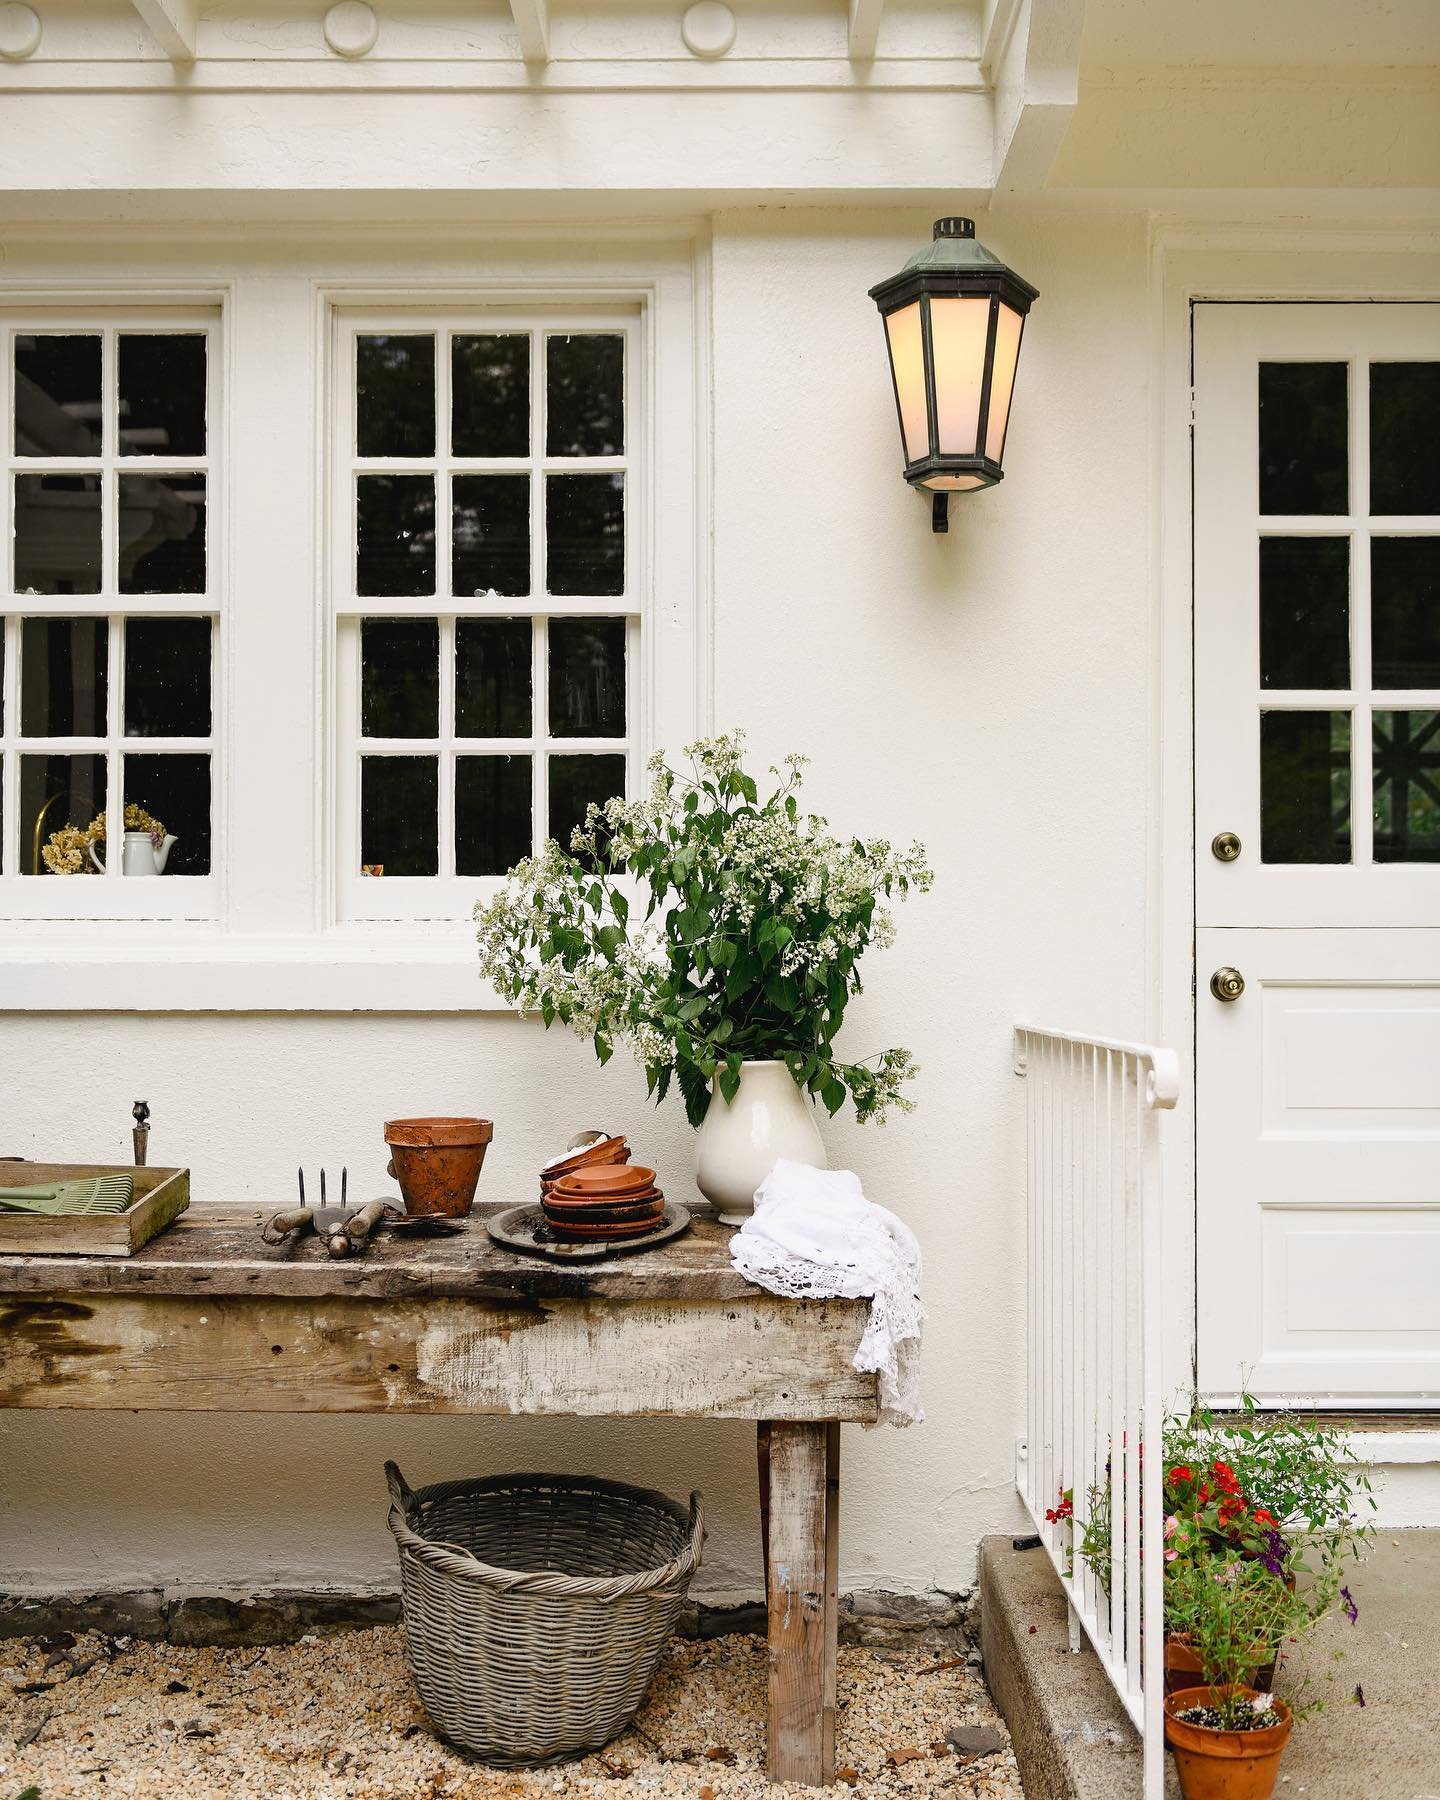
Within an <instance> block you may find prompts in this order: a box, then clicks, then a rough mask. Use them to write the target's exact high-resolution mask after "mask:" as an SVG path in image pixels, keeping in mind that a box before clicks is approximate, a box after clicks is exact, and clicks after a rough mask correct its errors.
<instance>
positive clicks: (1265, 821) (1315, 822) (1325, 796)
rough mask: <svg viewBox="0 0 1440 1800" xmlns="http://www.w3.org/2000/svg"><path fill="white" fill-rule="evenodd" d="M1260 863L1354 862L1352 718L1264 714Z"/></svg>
mask: <svg viewBox="0 0 1440 1800" xmlns="http://www.w3.org/2000/svg"><path fill="white" fill-rule="evenodd" d="M1260 860H1261V861H1262V862H1267V863H1348V862H1349V860H1350V715H1349V713H1347V712H1263V713H1261V715H1260Z"/></svg>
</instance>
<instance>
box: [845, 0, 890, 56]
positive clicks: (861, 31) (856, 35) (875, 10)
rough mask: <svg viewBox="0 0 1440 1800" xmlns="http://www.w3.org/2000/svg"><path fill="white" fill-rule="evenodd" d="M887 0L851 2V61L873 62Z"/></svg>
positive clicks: (853, 0) (855, 0)
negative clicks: (881, 17) (881, 18)
mask: <svg viewBox="0 0 1440 1800" xmlns="http://www.w3.org/2000/svg"><path fill="white" fill-rule="evenodd" d="M884 10H885V0H850V60H851V62H873V61H874V60H875V45H876V43H877V42H878V41H879V37H880V15H881V13H882V12H884Z"/></svg>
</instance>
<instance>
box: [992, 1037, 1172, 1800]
mask: <svg viewBox="0 0 1440 1800" xmlns="http://www.w3.org/2000/svg"><path fill="white" fill-rule="evenodd" d="M1015 1068H1016V1072H1017V1073H1018V1074H1021V1075H1023V1076H1025V1078H1026V1084H1025V1085H1026V1107H1025V1116H1026V1147H1027V1182H1026V1185H1027V1189H1028V1195H1029V1206H1028V1231H1027V1235H1028V1245H1029V1254H1028V1271H1029V1273H1028V1295H1027V1308H1028V1310H1027V1331H1028V1346H1027V1348H1028V1356H1027V1362H1028V1376H1027V1382H1026V1409H1025V1437H1024V1440H1023V1442H1022V1444H1021V1446H1020V1453H1019V1456H1018V1458H1017V1465H1016V1482H1017V1485H1018V1487H1019V1489H1020V1496H1021V1498H1022V1499H1023V1500H1024V1502H1025V1505H1026V1507H1027V1508H1028V1509H1029V1512H1030V1516H1031V1517H1032V1518H1033V1519H1034V1521H1035V1529H1036V1530H1037V1531H1038V1532H1039V1534H1040V1539H1041V1542H1042V1543H1043V1544H1044V1546H1045V1548H1046V1550H1047V1551H1048V1552H1049V1554H1050V1559H1051V1561H1052V1562H1053V1563H1054V1565H1055V1570H1056V1573H1057V1574H1058V1575H1059V1577H1060V1580H1061V1582H1062V1583H1063V1585H1064V1588H1065V1592H1066V1596H1067V1598H1068V1599H1069V1602H1070V1633H1071V1648H1072V1649H1075V1650H1078V1649H1079V1648H1080V1636H1079V1633H1080V1630H1081V1629H1083V1630H1084V1633H1085V1635H1086V1636H1087V1637H1088V1638H1089V1640H1090V1642H1091V1644H1092V1646H1093V1647H1094V1650H1095V1654H1096V1656H1097V1657H1098V1658H1099V1659H1100V1663H1101V1666H1102V1667H1103V1668H1104V1670H1105V1673H1106V1674H1107V1675H1108V1676H1109V1678H1110V1681H1111V1682H1112V1684H1113V1685H1114V1688H1115V1691H1116V1693H1117V1694H1118V1695H1119V1696H1120V1699H1121V1702H1122V1703H1123V1705H1124V1707H1125V1710H1126V1712H1127V1713H1128V1714H1129V1715H1130V1717H1131V1719H1132V1720H1133V1721H1134V1724H1135V1727H1136V1729H1137V1730H1138V1731H1139V1732H1140V1733H1141V1736H1142V1738H1143V1740H1144V1745H1145V1800H1161V1796H1162V1794H1163V1792H1164V1773H1165V1769H1164V1721H1163V1715H1162V1712H1161V1700H1162V1697H1163V1686H1164V1683H1163V1674H1162V1669H1163V1651H1162V1639H1163V1636H1164V1630H1163V1624H1162V1616H1163V1604H1164V1603H1163V1598H1162V1577H1163V1570H1164V1559H1163V1555H1162V1554H1161V1544H1162V1541H1163V1540H1162V1529H1163V1519H1162V1516H1161V1476H1162V1470H1161V1454H1162V1450H1161V1433H1162V1428H1163V1420H1162V1412H1163V1399H1164V1396H1163V1389H1162V1384H1161V1369H1160V1357H1161V1340H1160V1312H1161V1307H1160V1299H1161V1294H1160V1286H1161V1281H1162V1269H1161V1260H1160V1179H1159V1120H1158V1117H1157V1114H1158V1113H1159V1112H1160V1111H1161V1110H1163V1109H1166V1108H1169V1107H1173V1106H1174V1104H1175V1102H1176V1100H1177V1099H1178V1098H1179V1093H1180V1064H1179V1060H1178V1058H1177V1057H1176V1055H1175V1053H1174V1051H1172V1050H1161V1049H1157V1048H1155V1047H1154V1046H1153V1045H1149V1044H1127V1043H1121V1042H1117V1041H1115V1040H1113V1039H1108V1038H1100V1037H1091V1036H1089V1035H1087V1034H1082V1033H1078V1032H1070V1031H1047V1030H1042V1029H1040V1028H1038V1027H1035V1026H1028V1025H1026V1026H1020V1027H1017V1029H1016V1032H1015ZM1147 1444H1148V1446H1149V1451H1148V1455H1147V1454H1146V1446H1147ZM1067 1503H1068V1507H1067ZM1067 1510H1069V1511H1070V1512H1071V1513H1072V1516H1069V1517H1067V1516H1066V1513H1067ZM1057 1514H1058V1515H1059V1516H1058V1517H1057V1516H1056V1515H1057ZM1047 1515H1049V1516H1048V1517H1047ZM1087 1526H1088V1527H1089V1528H1090V1531H1091V1534H1092V1541H1098V1543H1099V1550H1098V1553H1096V1554H1094V1555H1093V1556H1092V1557H1091V1558H1089V1559H1087V1558H1086V1557H1084V1556H1082V1555H1081V1554H1080V1545H1081V1540H1082V1537H1083V1536H1084V1534H1085V1531H1086V1528H1087ZM1144 1545H1151V1546H1154V1549H1153V1551H1152V1553H1151V1554H1150V1555H1148V1556H1142V1554H1141V1550H1142V1546H1144ZM1096 1564H1098V1565H1099V1566H1098V1568H1097V1567H1096ZM1152 1621H1153V1624H1152Z"/></svg>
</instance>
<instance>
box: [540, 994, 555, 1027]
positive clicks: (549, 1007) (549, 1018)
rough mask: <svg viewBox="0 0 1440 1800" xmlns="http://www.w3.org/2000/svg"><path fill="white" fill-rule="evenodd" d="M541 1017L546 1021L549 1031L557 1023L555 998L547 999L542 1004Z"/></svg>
mask: <svg viewBox="0 0 1440 1800" xmlns="http://www.w3.org/2000/svg"><path fill="white" fill-rule="evenodd" d="M540 1017H541V1018H542V1019H543V1020H544V1021H545V1029H546V1030H547V1031H548V1030H549V1029H550V1027H551V1026H552V1025H553V1024H554V1023H555V1002H554V1001H553V1000H550V999H546V1000H545V1001H544V1002H543V1003H542V1004H541V1007H540Z"/></svg>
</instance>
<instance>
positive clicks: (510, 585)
mask: <svg viewBox="0 0 1440 1800" xmlns="http://www.w3.org/2000/svg"><path fill="white" fill-rule="evenodd" d="M454 507H455V510H454V514H453V518H452V524H453V528H454V543H453V549H452V552H451V581H452V584H453V585H452V587H451V592H452V593H454V594H456V595H465V596H470V595H475V594H480V595H484V594H504V595H506V596H510V595H514V594H528V593H529V592H530V477H529V476H528V475H457V476H456V477H455V480H454Z"/></svg>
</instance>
